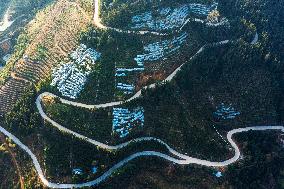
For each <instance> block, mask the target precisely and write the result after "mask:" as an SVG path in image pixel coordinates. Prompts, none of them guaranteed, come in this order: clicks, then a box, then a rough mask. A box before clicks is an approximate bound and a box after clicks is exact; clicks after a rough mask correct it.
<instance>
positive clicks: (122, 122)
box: [112, 107, 144, 138]
mask: <svg viewBox="0 0 284 189" xmlns="http://www.w3.org/2000/svg"><path fill="white" fill-rule="evenodd" d="M137 126H139V127H143V126H144V109H143V108H142V107H139V108H136V109H134V110H133V111H130V110H129V109H127V108H113V122H112V128H113V132H114V133H117V134H118V135H119V137H120V138H124V137H126V136H127V135H129V133H130V130H131V129H132V128H133V127H137Z"/></svg>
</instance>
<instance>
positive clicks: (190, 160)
mask: <svg viewBox="0 0 284 189" xmlns="http://www.w3.org/2000/svg"><path fill="white" fill-rule="evenodd" d="M228 42H229V41H228V40H226V41H221V42H218V43H215V44H212V45H213V46H215V45H222V44H226V43H228ZM205 47H206V46H203V47H201V48H200V49H199V51H197V53H196V54H195V55H194V56H192V57H191V59H192V58H194V57H195V56H196V55H198V54H199V53H201V52H202V51H203V50H204V49H205ZM183 65H184V64H182V65H181V66H180V67H178V68H177V69H176V70H175V71H174V72H173V73H172V74H171V75H169V76H168V77H167V78H166V79H165V80H164V81H167V82H170V81H171V80H172V79H173V78H174V77H175V76H176V74H177V73H178V72H179V71H180V70H181V68H182V66H183ZM155 87H156V84H152V85H149V86H147V87H145V88H155ZM141 95H142V93H141V90H140V91H138V92H137V93H136V94H135V95H134V96H133V97H131V98H129V99H128V100H126V101H118V102H110V103H105V104H98V105H87V104H82V103H78V102H73V101H68V100H65V99H63V98H60V97H58V96H56V95H54V94H51V93H47V92H45V93H42V94H40V95H39V96H38V98H37V99H36V106H37V108H38V110H39V113H40V115H41V116H42V118H43V119H45V120H46V121H48V122H50V123H51V124H52V125H53V126H54V127H56V128H57V129H58V130H60V131H62V132H65V133H68V134H71V135H73V136H75V137H76V138H79V139H81V140H84V141H86V142H89V143H91V144H93V145H95V146H98V147H100V148H102V149H108V150H119V149H122V148H125V147H127V146H128V145H129V144H130V143H138V142H142V141H156V142H158V143H160V144H161V145H164V146H165V147H166V148H167V149H168V151H169V154H172V155H173V156H175V157H177V158H179V159H177V158H174V157H171V156H169V155H166V154H163V153H160V152H156V151H142V152H137V153H134V154H132V155H130V156H128V157H126V158H125V159H123V160H122V161H120V162H118V163H117V164H115V165H114V166H113V167H111V168H110V169H109V170H108V171H106V172H105V173H104V174H102V175H101V176H100V177H98V178H97V179H95V180H93V181H90V182H85V183H78V184H59V183H53V182H50V181H48V180H47V178H46V177H45V176H44V174H43V171H42V169H41V166H40V164H39V161H38V159H37V158H36V156H35V155H34V154H33V153H32V151H31V150H30V149H29V148H28V147H27V146H26V145H24V144H23V143H22V142H21V141H20V140H19V139H18V138H17V137H16V136H14V135H13V134H11V133H10V132H8V131H7V130H6V129H4V128H3V127H1V126H0V132H1V133H3V134H4V135H6V136H7V137H9V138H11V140H12V141H13V142H14V143H15V144H17V145H18V147H20V148H21V149H22V150H24V151H25V152H26V153H27V154H28V155H29V156H30V157H31V159H32V161H33V164H34V166H35V169H36V171H37V173H38V175H39V178H40V179H41V181H42V182H43V184H44V185H46V186H47V187H50V188H82V187H90V186H96V185H98V184H100V183H101V182H103V181H104V180H106V179H107V178H108V177H110V176H111V175H112V173H113V172H114V171H116V170H117V169H119V168H120V167H122V166H124V165H125V164H127V163H128V162H129V161H131V160H133V159H135V158H138V157H144V156H154V157H159V158H162V159H165V160H168V161H170V162H173V163H176V164H180V165H188V164H197V165H202V166H209V167H222V166H227V165H229V164H232V163H234V162H236V161H237V160H238V159H239V158H240V154H241V153H240V150H239V148H238V146H237V144H236V143H235V142H234V141H233V139H232V137H233V135H234V134H236V133H242V132H248V131H251V130H254V131H265V130H280V131H282V132H284V127H283V126H255V127H247V128H239V129H234V130H231V131H229V132H228V133H227V140H228V142H229V143H230V145H231V146H232V148H233V149H234V152H235V154H234V156H233V157H232V158H230V159H228V160H225V161H221V162H212V161H208V160H203V159H198V158H194V157H190V156H188V155H185V154H182V153H180V152H178V151H176V150H175V149H173V148H172V147H170V146H169V145H168V144H167V143H166V142H164V141H162V140H160V139H158V138H155V137H141V138H137V139H133V140H131V141H128V142H125V143H122V144H119V145H116V146H111V145H107V144H104V143H101V142H99V141H96V140H94V139H91V138H88V137H86V136H84V135H82V134H79V133H77V132H74V131H72V130H70V129H68V128H66V127H64V126H62V125H60V124H59V123H57V122H55V121H53V120H52V119H51V118H49V117H48V116H47V115H46V114H45V112H44V111H43V108H42V105H41V101H42V99H43V98H44V97H45V96H51V97H58V98H59V99H60V101H61V102H62V103H64V104H69V105H72V106H76V107H82V108H87V109H93V108H106V107H112V106H117V105H120V104H123V103H126V102H130V101H132V100H134V99H136V98H138V97H141Z"/></svg>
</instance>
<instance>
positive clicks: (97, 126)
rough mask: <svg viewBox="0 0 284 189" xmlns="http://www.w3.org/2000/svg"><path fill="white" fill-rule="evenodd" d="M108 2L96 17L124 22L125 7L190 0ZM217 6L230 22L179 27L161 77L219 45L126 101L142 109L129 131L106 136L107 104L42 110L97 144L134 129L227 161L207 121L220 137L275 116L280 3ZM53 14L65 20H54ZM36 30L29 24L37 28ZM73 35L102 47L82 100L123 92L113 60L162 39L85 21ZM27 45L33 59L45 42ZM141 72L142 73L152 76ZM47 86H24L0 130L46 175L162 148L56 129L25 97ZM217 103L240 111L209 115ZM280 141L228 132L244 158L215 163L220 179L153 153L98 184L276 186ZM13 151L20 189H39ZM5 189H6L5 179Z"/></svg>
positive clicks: (2, 161)
mask: <svg viewBox="0 0 284 189" xmlns="http://www.w3.org/2000/svg"><path fill="white" fill-rule="evenodd" d="M15 2H16V3H19V2H18V1H15ZM21 2H22V3H23V11H24V7H31V6H34V5H35V6H34V7H35V9H34V10H33V11H34V12H35V11H36V10H37V9H38V8H42V7H45V3H48V2H49V1H38V0H35V1H21ZM101 2H102V1H101ZM111 2H112V1H110V0H109V1H103V12H102V17H103V21H104V22H105V23H107V24H110V25H111V26H116V27H120V28H123V27H125V23H127V22H128V21H129V19H130V16H131V15H133V14H134V13H135V14H136V13H139V12H142V11H144V10H148V9H155V8H156V7H159V6H167V5H169V3H171V6H176V5H177V4H179V3H180V4H182V3H185V2H189V1H186V0H185V1H178V2H177V1H176V2H174V4H172V1H170V0H166V1H163V2H160V1H154V2H153V3H152V4H151V3H149V2H148V1H147V3H146V1H131V2H130V1H125V0H120V1H116V2H114V3H113V4H112V6H109V3H111ZM190 2H191V1H190ZM194 2H197V1H194ZM203 2H204V1H203ZM31 3H32V4H31ZM42 3H43V4H42ZM137 3H138V4H137ZM208 3H212V1H210V2H209V1H208ZM6 5H7V4H6ZM80 5H81V6H82V7H83V8H84V9H85V10H86V11H87V12H88V13H91V12H92V3H91V2H90V1H83V0H82V1H80ZM219 5H220V8H221V14H222V15H225V16H226V17H227V18H229V20H230V26H231V27H230V28H229V29H222V28H216V29H208V28H204V27H203V26H202V25H200V24H197V23H193V24H189V25H188V26H187V27H186V28H185V30H186V31H187V32H188V33H189V34H190V39H189V40H188V42H187V44H186V45H185V47H184V49H182V51H181V53H179V54H176V56H175V57H172V58H169V59H168V60H167V61H165V62H163V63H164V65H166V66H165V67H163V68H164V69H165V70H166V74H165V75H167V74H168V73H170V72H171V71H172V70H173V68H175V67H177V66H178V65H180V64H181V63H184V62H187V61H188V59H189V57H191V56H192V54H194V53H195V52H196V50H198V49H199V48H200V47H201V46H202V45H204V44H207V43H211V42H214V41H219V40H224V39H229V38H230V39H232V41H231V42H230V43H229V44H227V45H224V46H222V47H211V46H209V47H207V49H206V50H205V51H204V52H203V53H201V54H199V56H197V57H196V58H195V59H194V60H192V61H190V62H187V64H186V66H185V67H184V68H183V70H182V71H181V72H180V73H179V74H178V75H177V77H176V78H175V80H174V81H173V82H172V83H167V84H165V85H161V86H159V87H157V88H156V89H155V90H147V91H143V98H141V99H139V100H137V101H134V102H131V103H129V104H127V105H126V106H125V107H129V108H135V107H137V106H143V108H144V110H145V126H144V127H143V128H138V129H134V130H133V131H132V132H131V134H130V136H129V137H128V138H126V139H118V137H117V136H115V135H113V134H112V128H111V127H112V125H111V124H112V109H111V108H110V109H106V110H91V111H88V110H85V109H79V108H75V107H71V106H66V105H62V104H60V103H59V102H58V101H56V102H55V103H51V104H44V105H45V110H46V112H47V113H48V115H50V117H51V118H52V119H54V120H55V121H57V122H59V123H60V124H62V125H63V126H66V127H68V128H70V129H72V130H74V131H77V132H80V133H81V134H84V135H86V136H88V137H90V138H93V139H96V140H98V141H101V142H108V143H110V144H117V143H120V142H123V141H126V140H129V139H131V138H136V137H139V136H156V137H158V138H161V139H163V140H165V141H166V142H168V143H169V144H170V145H172V146H174V147H175V148H176V149H177V150H178V151H181V152H187V153H188V154H189V155H191V156H194V157H198V158H203V159H210V160H224V159H226V158H229V157H230V156H231V155H232V154H231V152H230V151H229V146H227V145H226V144H225V142H224V141H223V140H222V139H221V138H220V136H218V134H217V133H216V131H215V129H214V127H213V126H215V128H217V130H218V131H219V132H220V133H221V134H222V135H223V136H225V133H226V132H227V131H228V130H231V129H233V128H239V127H245V126H253V125H268V124H269V125H274V124H281V123H283V119H284V102H283V91H284V86H283V83H284V82H283V79H284V77H283V69H284V67H283V65H282V62H283V51H282V48H283V36H284V35H283V31H284V30H283V24H282V25H281V23H282V22H281V20H280V19H282V18H283V16H281V14H282V12H283V11H282V10H283V2H280V1H277V0H270V1H267V0H258V1H257V2H255V1H246V0H239V1H231V0H228V1H227V0H226V1H222V2H219ZM0 8H2V7H0ZM281 11H282V12H281ZM0 12H1V10H0ZM62 20H64V19H63V18H62V19H61V20H60V21H62ZM39 28H40V27H39ZM39 28H37V29H38V30H40V29H39ZM270 28H273V29H270ZM255 32H258V34H259V36H260V37H259V40H258V42H257V43H256V44H254V45H252V44H250V42H251V40H252V38H253V36H254V34H255ZM80 38H81V42H82V43H85V44H86V45H87V46H88V47H92V48H95V49H96V50H98V51H99V52H101V53H102V54H103V56H102V59H101V60H100V61H98V62H97V65H96V66H95V68H94V72H93V73H92V75H91V76H90V78H89V81H88V82H87V85H86V86H85V88H84V90H83V92H82V93H81V96H80V97H79V99H78V100H79V101H82V102H86V103H100V102H108V101H112V100H113V99H124V98H126V97H124V96H122V95H121V94H120V93H118V92H117V91H116V90H115V88H114V82H115V78H114V68H115V66H131V65H133V64H134V62H133V57H134V56H135V55H136V54H137V53H140V52H141V51H142V48H143V45H144V44H148V43H149V42H153V41H157V40H163V39H164V38H162V37H161V38H160V37H154V36H149V37H144V36H139V37H138V36H135V35H132V34H120V33H116V32H113V31H100V30H96V29H95V28H93V27H90V28H88V29H84V30H83V31H82V32H81V36H80ZM30 40H31V39H30V36H29V35H27V34H26V31H25V32H22V34H21V35H20V36H19V37H18V40H17V45H16V46H15V51H14V54H13V56H12V58H11V59H10V61H11V62H12V63H11V64H10V63H9V65H11V67H10V68H12V66H13V65H14V63H15V62H17V61H18V60H19V59H20V58H21V57H22V56H23V54H24V51H25V50H26V47H27V44H29V42H30ZM35 41H36V40H35ZM35 44H38V43H35ZM34 50H35V51H33V52H32V53H35V56H34V58H35V60H45V58H46V56H47V49H46V47H45V46H44V45H41V44H39V45H35V49H34ZM146 66H147V65H146ZM10 68H9V69H8V70H10ZM149 68H150V66H149ZM147 71H148V72H149V73H147V74H149V75H151V74H153V73H154V72H152V71H151V70H147ZM7 76H8V72H1V75H0V78H6V77H7ZM136 77H138V78H139V75H138V76H137V75H135V76H131V78H128V79H129V80H134V79H133V78H136ZM160 79H161V78H160ZM155 81H157V80H156V79H153V80H149V81H146V82H144V83H142V84H149V83H152V82H155ZM0 82H1V81H0ZM136 82H137V80H136ZM49 83H50V78H49V79H47V80H45V81H44V82H42V83H41V84H39V85H37V91H36V90H34V88H33V87H31V88H29V89H27V91H26V92H25V95H23V97H22V98H21V99H19V102H18V103H17V105H16V106H15V107H14V109H13V111H11V112H10V113H9V114H7V115H6V117H5V120H4V121H5V128H7V129H8V130H9V131H11V132H12V133H13V134H14V135H16V136H17V137H19V138H20V139H21V140H22V141H23V142H24V143H25V144H27V145H28V146H29V147H30V148H31V149H32V150H33V152H34V153H35V154H36V155H37V156H38V157H39V159H40V163H41V165H42V166H43V169H44V172H45V173H46V175H47V176H48V178H51V179H52V181H55V182H57V181H58V182H80V181H86V180H92V179H94V178H96V177H97V176H98V175H100V174H101V173H103V172H104V171H105V170H107V169H108V168H109V167H111V166H112V165H113V164H114V163H116V162H118V161H119V160H121V159H123V158H125V157H126V156H127V155H129V154H131V153H134V152H137V151H141V150H157V151H162V152H165V153H167V151H166V150H165V149H164V147H162V146H160V145H158V144H156V143H155V142H153V143H151V142H147V143H140V144H135V145H131V146H129V147H128V148H126V149H123V150H121V151H118V152H116V153H114V152H109V151H105V150H101V149H97V148H96V147H95V146H91V145H90V144H88V143H86V142H84V141H80V140H78V139H76V138H74V137H72V136H70V135H66V134H62V133H61V132H59V131H58V130H57V129H54V128H53V127H52V126H51V125H50V124H48V123H46V122H44V121H43V120H42V119H41V118H40V116H39V114H38V112H37V109H36V107H35V104H34V102H35V98H36V96H37V94H38V91H40V92H42V91H46V90H47V91H51V92H55V93H56V90H55V89H54V88H50V87H49ZM140 87H141V86H140ZM221 103H225V104H231V105H232V106H233V107H235V108H236V109H237V110H238V111H240V113H241V114H240V116H238V117H237V118H236V119H234V120H216V119H215V118H214V117H213V112H214V111H216V106H218V105H220V104H221ZM66 118H68V119H66ZM279 138H280V136H279V134H277V133H275V132H269V133H261V132H260V133H258V132H249V133H247V134H241V135H237V137H236V138H235V139H236V141H237V142H238V144H239V146H240V147H241V148H242V152H243V154H242V155H243V159H242V160H240V161H239V162H237V163H236V164H233V165H231V166H229V167H228V169H225V170H221V171H222V172H223V173H224V177H222V178H220V179H217V178H215V177H214V175H213V173H215V172H216V171H217V170H214V169H210V168H205V167H200V166H193V165H190V166H179V165H172V164H171V163H168V162H165V161H163V160H160V159H157V158H139V159H137V160H135V161H133V162H130V163H129V164H128V165H127V166H125V167H123V168H122V169H120V170H119V171H117V172H116V173H115V174H114V175H113V177H112V179H110V180H108V181H107V182H106V183H105V184H103V185H101V186H99V187H100V188H105V189H107V188H129V189H130V188H155V189H156V188H162V189H165V188H238V189H239V188H240V189H242V188H269V189H270V188H271V189H273V188H275V189H277V188H283V187H284V184H283V180H284V170H283V167H284V165H283V162H284V159H283V158H284V154H283V147H282V146H281V143H280V140H279ZM0 148H1V147H0ZM19 156H20V157H24V158H23V159H21V161H20V162H21V166H23V167H24V169H25V173H24V174H25V180H27V188H33V187H35V188H41V187H42V186H41V184H40V183H38V181H37V178H36V177H37V176H36V173H35V172H34V171H29V170H30V169H31V168H32V167H33V166H32V164H31V161H30V159H29V157H28V156H27V155H26V154H25V153H23V152H22V153H21V152H19ZM19 159H20V158H19ZM10 164H11V160H10V159H8V157H7V154H6V153H2V152H1V150H0V169H1V170H2V169H3V170H5V173H6V172H7V174H9V175H10V174H12V173H9V172H12V171H11V170H8V168H7V165H10ZM94 166H96V167H98V173H97V174H93V173H92V171H91V168H92V167H94ZM73 168H81V169H82V170H83V171H84V174H83V175H79V176H78V175H77V176H76V175H74V174H72V169H73ZM1 173H2V172H1ZM122 173H123V174H122ZM2 178H4V176H3V175H1V174H0V180H1V179H2ZM11 180H13V179H11ZM5 181H6V180H5ZM173 183H174V184H173ZM0 184H2V183H0ZM6 186H7V187H8V188H9V184H7V185H5V187H6ZM1 187H2V186H1V185H0V188H1ZM7 187H6V188H7Z"/></svg>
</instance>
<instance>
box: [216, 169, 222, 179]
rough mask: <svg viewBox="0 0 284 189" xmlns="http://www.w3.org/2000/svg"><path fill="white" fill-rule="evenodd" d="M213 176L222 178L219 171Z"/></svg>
mask: <svg viewBox="0 0 284 189" xmlns="http://www.w3.org/2000/svg"><path fill="white" fill-rule="evenodd" d="M214 175H215V176H216V177H217V178H220V177H222V176H223V175H222V172H220V171H218V172H216V173H215V174H214Z"/></svg>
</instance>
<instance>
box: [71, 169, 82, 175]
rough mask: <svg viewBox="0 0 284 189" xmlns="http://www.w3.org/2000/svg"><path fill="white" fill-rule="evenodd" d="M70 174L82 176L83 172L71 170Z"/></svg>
mask: <svg viewBox="0 0 284 189" xmlns="http://www.w3.org/2000/svg"><path fill="white" fill-rule="evenodd" d="M72 173H73V174H74V175H82V174H83V170H82V169H78V168H77V169H73V170H72Z"/></svg>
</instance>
